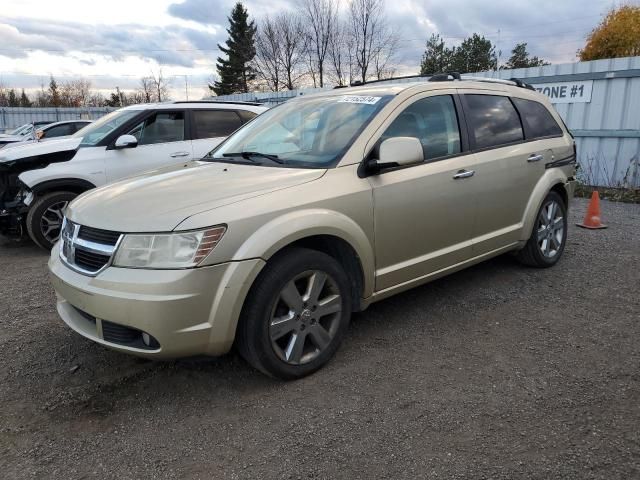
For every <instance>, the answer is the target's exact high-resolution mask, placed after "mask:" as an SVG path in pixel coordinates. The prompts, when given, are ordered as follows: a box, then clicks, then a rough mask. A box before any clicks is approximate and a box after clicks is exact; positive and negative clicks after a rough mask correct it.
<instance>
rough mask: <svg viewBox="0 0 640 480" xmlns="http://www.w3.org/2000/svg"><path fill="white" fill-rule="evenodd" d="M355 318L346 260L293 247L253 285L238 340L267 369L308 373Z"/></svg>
mask: <svg viewBox="0 0 640 480" xmlns="http://www.w3.org/2000/svg"><path fill="white" fill-rule="evenodd" d="M316 291H317V293H315V292H316ZM336 296H338V297H336ZM285 300H286V301H285ZM350 318H351V289H350V283H349V279H348V277H347V275H346V273H345V272H344V270H343V269H342V267H341V266H340V264H339V263H338V262H337V261H336V260H335V259H334V258H332V257H330V256H329V255H327V254H325V253H322V252H318V251H315V250H309V249H305V248H291V249H288V250H286V251H285V252H283V253H281V254H278V255H276V256H274V257H273V258H272V259H271V260H270V261H269V263H268V264H267V265H266V267H265V268H264V270H263V271H262V272H261V273H260V275H259V276H258V278H257V279H256V281H255V283H254V285H253V286H252V287H251V290H250V291H249V294H248V296H247V300H246V301H245V305H244V307H243V310H242V314H241V317H240V322H239V324H238V331H237V334H236V344H237V347H238V350H239V351H240V354H241V355H242V356H243V357H244V359H245V360H246V361H247V362H248V363H249V364H250V365H251V366H253V367H254V368H256V369H258V370H260V371H261V372H263V373H266V374H267V375H269V376H272V377H275V378H279V379H282V380H293V379H297V378H302V377H304V376H306V375H309V374H311V373H313V372H315V371H316V370H318V369H319V368H321V367H322V366H323V365H325V364H326V363H327V362H328V361H329V360H330V359H331V358H332V357H333V355H334V354H335V352H336V351H337V350H338V347H339V346H340V343H341V341H342V339H343V337H344V335H345V333H346V331H347V328H348V326H349V320H350Z"/></svg>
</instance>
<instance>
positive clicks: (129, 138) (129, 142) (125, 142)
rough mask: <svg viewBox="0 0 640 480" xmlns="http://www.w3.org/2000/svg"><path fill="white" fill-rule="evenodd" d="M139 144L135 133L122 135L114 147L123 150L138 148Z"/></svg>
mask: <svg viewBox="0 0 640 480" xmlns="http://www.w3.org/2000/svg"><path fill="white" fill-rule="evenodd" d="M137 146H138V139H137V138H136V137H134V136H133V135H120V136H119V137H118V139H117V140H116V143H115V145H114V148H115V149H116V150H121V149H123V148H136V147H137Z"/></svg>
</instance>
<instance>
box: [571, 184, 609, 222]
mask: <svg viewBox="0 0 640 480" xmlns="http://www.w3.org/2000/svg"><path fill="white" fill-rule="evenodd" d="M577 225H578V226H579V227H582V228H590V229H592V230H596V229H598V228H607V226H606V225H603V224H602V222H601V221H600V195H598V192H593V195H591V201H590V202H589V207H587V214H586V215H585V216H584V220H583V222H582V223H578V224H577Z"/></svg>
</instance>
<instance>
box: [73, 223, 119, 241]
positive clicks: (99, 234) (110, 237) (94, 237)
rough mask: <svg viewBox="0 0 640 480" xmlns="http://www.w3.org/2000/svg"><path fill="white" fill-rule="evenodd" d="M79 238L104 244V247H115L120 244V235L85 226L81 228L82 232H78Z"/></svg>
mask: <svg viewBox="0 0 640 480" xmlns="http://www.w3.org/2000/svg"><path fill="white" fill-rule="evenodd" d="M78 238H81V239H83V240H89V241H90V242H96V243H102V244H104V245H115V244H116V243H118V239H119V238H120V233H118V232H112V231H110V230H100V229H99V228H93V227H87V226H84V225H83V226H81V227H80V232H78Z"/></svg>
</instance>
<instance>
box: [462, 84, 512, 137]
mask: <svg viewBox="0 0 640 480" xmlns="http://www.w3.org/2000/svg"><path fill="white" fill-rule="evenodd" d="M464 97H465V100H466V106H467V108H466V109H465V113H466V115H467V119H468V121H469V128H470V129H471V133H472V134H473V136H474V138H475V148H477V149H484V148H491V147H499V146H501V145H508V144H510V143H516V142H520V141H522V140H524V132H523V130H522V124H521V123H520V117H519V115H518V112H517V111H516V109H515V107H514V106H513V104H512V103H511V100H509V97H502V96H498V95H474V94H465V95H464Z"/></svg>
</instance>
